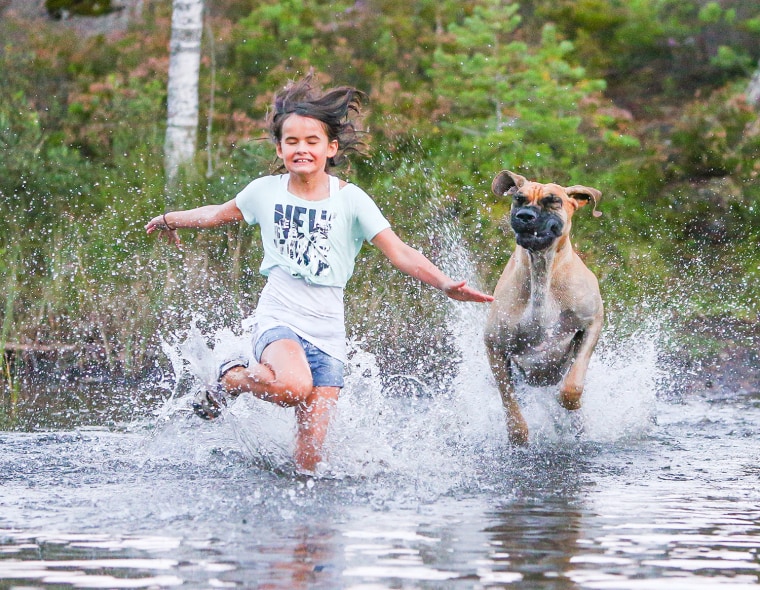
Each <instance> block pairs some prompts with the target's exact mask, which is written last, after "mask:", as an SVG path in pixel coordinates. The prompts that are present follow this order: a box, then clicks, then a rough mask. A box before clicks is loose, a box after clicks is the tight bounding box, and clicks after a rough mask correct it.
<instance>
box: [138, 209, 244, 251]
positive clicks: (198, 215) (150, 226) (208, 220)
mask: <svg viewBox="0 0 760 590" xmlns="http://www.w3.org/2000/svg"><path fill="white" fill-rule="evenodd" d="M242 219H243V214H242V213H241V212H240V209H238V206H237V204H236V203H235V199H231V200H229V201H227V202H226V203H223V204H222V205H204V206H203V207H196V208H195V209H187V210H185V211H170V212H169V213H164V214H163V215H158V216H156V217H154V218H153V219H151V220H150V221H149V222H148V223H147V224H146V225H145V229H146V231H147V232H148V233H149V234H151V233H153V232H154V231H158V232H160V233H159V236H162V237H165V238H166V239H167V240H168V241H170V242H172V243H174V244H175V245H176V246H177V247H179V246H180V239H179V236H178V235H177V231H176V230H178V229H181V228H194V229H206V228H210V227H219V226H220V225H227V224H229V223H235V222H237V221H242Z"/></svg>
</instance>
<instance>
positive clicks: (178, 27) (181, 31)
mask: <svg viewBox="0 0 760 590" xmlns="http://www.w3.org/2000/svg"><path fill="white" fill-rule="evenodd" d="M202 33H203V0H173V2H172V35H171V42H170V45H169V86H168V96H167V103H168V104H167V110H168V112H167V120H166V138H165V141H164V171H165V173H166V182H167V185H171V184H172V183H173V182H174V180H175V179H176V177H177V172H178V171H179V168H180V166H182V165H183V164H186V163H187V162H190V161H192V159H193V157H194V156H195V149H196V145H197V141H198V76H199V73H200V63H201V36H202Z"/></svg>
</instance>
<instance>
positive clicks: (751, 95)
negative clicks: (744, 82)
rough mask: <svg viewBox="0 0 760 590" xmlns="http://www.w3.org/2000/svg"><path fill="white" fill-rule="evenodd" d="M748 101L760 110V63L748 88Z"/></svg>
mask: <svg viewBox="0 0 760 590" xmlns="http://www.w3.org/2000/svg"><path fill="white" fill-rule="evenodd" d="M747 101H748V102H749V104H751V105H752V106H754V107H755V108H760V62H758V63H757V69H756V70H755V74H754V75H753V76H752V79H751V80H750V82H749V85H748V86H747Z"/></svg>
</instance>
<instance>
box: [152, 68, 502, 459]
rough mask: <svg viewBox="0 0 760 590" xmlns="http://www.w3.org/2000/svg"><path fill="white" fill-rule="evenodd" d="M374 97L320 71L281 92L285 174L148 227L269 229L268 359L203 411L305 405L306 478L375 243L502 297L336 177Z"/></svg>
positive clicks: (275, 129)
mask: <svg viewBox="0 0 760 590" xmlns="http://www.w3.org/2000/svg"><path fill="white" fill-rule="evenodd" d="M363 96H364V95H363V94H362V93H361V92H360V91H358V90H356V89H354V88H350V87H340V88H334V89H331V90H328V91H326V92H324V93H322V92H319V91H318V90H317V89H316V88H315V87H314V86H313V84H312V77H311V75H309V76H307V77H306V78H304V79H303V80H301V81H300V82H296V83H291V84H289V85H288V86H287V87H286V88H285V89H284V90H282V91H281V92H279V93H278V94H277V95H276V96H275V99H274V106H273V110H272V112H271V114H270V117H269V130H270V133H271V137H272V140H273V142H274V144H275V148H276V151H277V156H278V158H280V159H281V160H282V165H283V166H282V167H284V169H285V171H286V173H285V174H281V175H274V176H264V177H261V178H258V179H256V180H254V181H253V182H251V183H250V184H249V185H248V186H246V187H245V188H244V189H243V190H242V191H241V192H240V193H238V195H237V196H236V197H235V198H234V199H232V200H230V201H228V202H226V203H224V204H222V205H206V206H203V207H198V208H196V209H189V210H186V211H172V212H169V213H166V214H164V215H159V216H157V217H154V218H153V219H151V220H150V221H149V222H148V224H147V225H146V226H145V227H146V229H147V232H148V233H149V234H150V233H152V232H154V231H159V235H161V236H164V237H166V238H167V239H168V240H169V241H171V242H173V243H174V244H176V245H177V246H179V244H180V240H179V236H178V235H177V230H178V229H180V228H211V227H218V226H221V225H225V224H230V223H236V222H240V221H243V220H245V221H246V223H249V224H259V225H260V227H261V239H262V242H263V247H264V259H263V261H262V262H261V266H260V272H261V273H262V274H263V275H265V276H266V277H267V283H266V286H265V287H264V289H263V290H262V292H261V296H260V298H259V302H258V306H257V308H256V321H257V327H256V331H255V336H254V339H253V353H254V355H253V356H254V359H255V360H256V363H255V364H253V365H252V366H246V365H247V362H246V361H244V360H238V359H235V360H232V361H230V362H226V363H224V364H223V365H222V367H220V370H219V387H218V388H217V389H216V390H214V391H208V392H201V394H200V398H199V399H197V402H196V403H195V404H194V408H195V410H196V413H198V414H199V415H200V416H201V417H204V418H207V419H211V418H214V417H216V416H218V415H219V414H220V411H221V406H222V405H224V404H226V395H227V394H231V395H238V394H240V393H244V392H250V393H252V394H253V395H255V396H256V397H259V398H261V399H264V400H267V401H270V402H273V403H276V404H279V405H281V406H286V407H293V408H295V412H296V423H297V433H296V444H295V456H294V461H295V464H296V467H297V468H298V469H299V470H302V471H306V472H313V471H314V469H315V468H316V466H317V465H318V463H319V462H320V461H321V459H322V445H323V442H324V439H325V435H326V433H327V426H328V423H329V418H330V413H331V410H332V409H333V408H334V406H335V404H336V401H337V399H338V394H339V393H340V389H341V388H342V387H343V367H344V364H345V362H346V334H345V325H344V310H343V289H344V287H345V285H346V282H347V281H348V279H349V278H350V277H351V274H352V273H353V268H354V261H355V258H356V256H357V254H358V253H359V250H360V248H361V246H362V244H363V242H364V241H368V242H370V243H372V244H373V245H374V246H377V247H378V248H380V250H381V251H382V252H383V254H385V256H387V257H388V259H389V260H390V261H391V263H392V264H393V265H394V266H396V267H397V268H398V269H400V270H401V271H402V272H405V273H407V274H408V275H410V276H413V277H415V278H417V279H419V280H420V281H422V282H424V283H427V284H429V285H432V286H433V287H436V288H438V289H440V290H441V291H443V292H444V293H445V294H446V295H448V296H449V297H451V298H452V299H456V300H459V301H477V302H489V301H492V300H493V297H491V296H489V295H486V294H484V293H481V292H479V291H477V290H476V289H473V288H472V287H470V286H468V285H467V284H466V282H465V281H455V280H453V279H451V278H449V277H448V276H446V275H445V274H444V273H443V272H442V271H441V270H440V269H438V268H437V267H436V266H435V265H434V264H433V263H432V262H431V261H430V260H428V259H427V258H426V257H425V256H424V255H423V254H421V253H420V252H419V251H417V250H415V249H414V248H412V247H410V246H408V245H407V244H405V243H404V242H403V241H402V240H401V239H400V238H399V237H398V236H397V235H396V234H395V233H394V232H393V230H392V229H391V228H390V224H389V223H388V221H387V220H386V219H385V217H384V216H383V214H382V213H381V212H380V210H379V209H378V207H377V205H375V203H374V201H372V199H371V198H370V197H369V196H368V195H367V194H366V193H365V192H364V191H363V190H361V189H360V188H358V187H357V186H355V185H353V184H349V183H346V182H345V181H343V180H339V179H338V178H337V177H335V176H333V175H331V174H330V173H329V170H330V168H331V167H332V166H334V165H336V163H337V161H338V160H339V159H340V158H341V157H342V156H344V155H345V154H346V153H348V152H352V151H360V149H359V148H360V147H361V146H362V143H361V141H360V140H359V139H358V136H357V131H356V129H355V127H354V124H353V122H352V120H351V116H352V115H353V114H359V107H360V106H361V102H362V99H363ZM281 169H282V168H281Z"/></svg>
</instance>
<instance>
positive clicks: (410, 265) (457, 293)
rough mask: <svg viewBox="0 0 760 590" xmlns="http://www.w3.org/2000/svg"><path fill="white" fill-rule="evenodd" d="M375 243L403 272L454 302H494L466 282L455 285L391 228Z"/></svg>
mask: <svg viewBox="0 0 760 590" xmlns="http://www.w3.org/2000/svg"><path fill="white" fill-rule="evenodd" d="M372 243H373V244H374V245H375V246H377V247H378V248H380V251H381V252H382V253H383V254H385V256H386V257H387V258H388V260H390V261H391V264H393V266H395V267H396V268H398V269H399V270H400V271H401V272H404V273H406V274H408V275H409V276H411V277H414V278H415V279H419V280H420V281H422V282H423V283H427V284H428V285H431V286H433V287H435V288H436V289H440V290H441V291H443V292H444V293H446V295H448V296H449V297H451V298H452V299H456V300H457V301H476V302H478V303H487V302H489V301H493V297H492V296H491V295H486V294H485V293H481V292H480V291H478V290H477V289H473V288H472V287H470V286H469V285H468V284H467V282H466V281H455V280H454V279H452V278H450V277H448V276H446V275H445V274H444V273H443V271H441V269H439V268H438V267H437V266H436V265H435V264H433V263H432V262H431V261H430V260H429V259H428V258H427V257H426V256H425V255H424V254H422V253H421V252H420V251H419V250H415V249H414V248H412V247H411V246H409V245H408V244H406V243H405V242H404V241H403V240H402V239H401V238H399V237H398V236H397V235H396V233H395V232H394V231H393V230H392V229H390V228H388V229H384V230H383V231H381V232H380V233H379V234H377V235H376V236H375V237H374V238H373V239H372Z"/></svg>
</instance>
